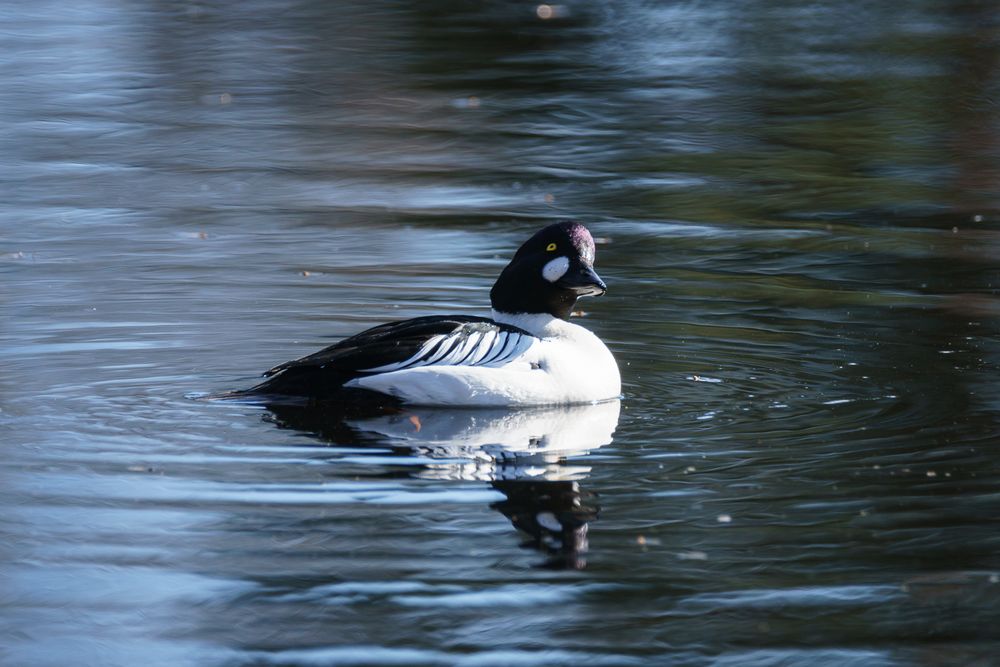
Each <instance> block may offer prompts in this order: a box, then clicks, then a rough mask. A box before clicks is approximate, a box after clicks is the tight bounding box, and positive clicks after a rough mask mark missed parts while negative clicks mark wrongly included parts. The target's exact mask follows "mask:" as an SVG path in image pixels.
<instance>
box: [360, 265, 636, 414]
mask: <svg viewBox="0 0 1000 667" xmlns="http://www.w3.org/2000/svg"><path fill="white" fill-rule="evenodd" d="M553 261H555V260H553ZM494 319H495V320H496V321H498V322H503V323H506V324H511V325H514V326H516V327H519V328H522V329H524V330H526V331H528V332H529V333H531V334H533V335H535V336H538V338H537V339H536V338H530V337H527V336H520V335H517V334H512V333H504V332H501V333H500V335H498V336H495V337H490V336H482V337H474V338H475V340H476V344H478V345H480V346H484V347H486V348H489V349H490V352H489V354H487V355H484V356H480V352H481V351H482V350H480V349H476V350H474V351H473V348H472V347H471V346H470V345H469V341H466V342H465V344H463V345H454V344H453V345H454V347H456V348H458V349H457V350H454V351H452V352H451V353H449V354H445V355H444V357H442V358H441V359H440V360H439V361H438V362H437V363H436V364H432V365H423V364H420V363H419V362H417V363H416V364H414V365H413V366H412V367H408V368H402V369H400V370H395V371H391V372H387V373H381V374H379V375H371V376H368V377H361V378H356V379H354V380H351V381H350V382H348V383H347V385H346V386H348V387H362V388H365V389H371V390H374V391H379V392H382V393H385V394H390V395H392V396H396V397H398V398H400V399H401V400H403V401H405V402H407V403H413V404H418V405H466V406H474V405H479V406H515V405H522V406H528V405H566V404H573V403H593V402H596V401H604V400H608V399H613V398H617V397H618V395H619V394H620V393H621V377H620V375H619V373H618V364H617V363H616V362H615V359H614V357H613V356H612V355H611V352H610V351H609V350H608V348H607V347H606V346H605V345H604V343H603V342H601V340H600V339H599V338H598V337H597V336H595V335H594V334H593V333H591V332H590V331H588V330H587V329H584V328H583V327H581V326H577V325H575V324H571V323H569V322H566V321H564V320H561V319H558V318H555V317H552V316H551V315H527V314H519V315H518V314H514V315H512V314H509V313H499V312H494ZM455 342H456V343H457V341H455ZM512 343H513V344H512ZM445 344H447V341H446V343H445ZM497 346H501V347H500V348H498V347H497ZM504 348H510V349H509V350H508V349H504ZM498 349H502V350H503V351H502V353H499V356H497V357H496V358H495V359H493V358H491V356H492V355H493V354H498V352H497V350H498ZM470 351H472V354H469V353H470ZM465 355H468V356H467V357H466V356H465ZM435 356H436V355H435ZM477 358H480V359H483V358H485V359H486V360H487V362H486V363H485V364H481V365H476V366H472V365H469V364H470V363H475V361H473V360H475V359H477ZM450 359H455V360H457V361H461V362H462V365H458V366H456V365H440V364H447V363H448V360H450ZM457 361H455V362H452V363H456V362H457ZM406 363H408V362H403V364H402V365H405V364H406ZM424 364H426V362H424ZM394 365H395V364H394Z"/></svg>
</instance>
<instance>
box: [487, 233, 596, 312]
mask: <svg viewBox="0 0 1000 667" xmlns="http://www.w3.org/2000/svg"><path fill="white" fill-rule="evenodd" d="M605 291H607V286H606V285H605V284H604V281H603V280H601V278H600V277H599V276H598V275H597V274H596V273H595V272H594V239H593V237H592V236H591V235H590V232H589V231H587V228H586V227H584V226H583V225H581V224H580V223H579V222H573V221H567V222H557V223H556V224H554V225H549V226H548V227H545V228H544V229H542V230H541V231H539V232H538V233H537V234H535V235H534V236H532V237H531V238H530V239H528V240H527V241H525V242H524V245H522V246H521V247H520V248H519V249H518V251H517V252H516V253H514V258H513V259H512V260H510V264H508V265H507V268H505V269H504V270H503V272H502V273H501V274H500V277H499V278H497V281H496V284H494V285H493V289H492V291H490V300H491V302H492V303H493V309H494V310H498V311H500V312H504V313H548V314H550V315H553V316H555V317H559V318H562V319H564V320H565V319H568V318H569V314H570V312H572V310H573V305H574V304H575V303H576V300H577V299H578V298H579V297H581V296H600V295H601V294H604V292H605Z"/></svg>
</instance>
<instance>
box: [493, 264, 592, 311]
mask: <svg viewBox="0 0 1000 667" xmlns="http://www.w3.org/2000/svg"><path fill="white" fill-rule="evenodd" d="M576 298H577V297H576V293H575V292H573V291H572V290H568V289H563V288H561V287H556V286H555V285H553V284H552V283H550V282H548V281H547V280H545V279H544V278H542V277H541V275H537V274H536V273H535V272H533V271H530V270H529V271H524V270H521V271H519V270H517V268H516V261H515V262H511V263H510V264H508V265H507V268H505V269H504V270H503V272H501V273H500V277H499V278H497V281H496V283H495V284H494V285H493V289H492V290H490V303H491V304H492V305H493V309H494V310H499V311H500V312H503V313H530V314H540V313H548V314H549V315H552V316H553V317H558V318H559V319H562V320H568V319H569V315H570V313H571V312H573V306H574V305H576Z"/></svg>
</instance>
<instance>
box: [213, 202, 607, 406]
mask: <svg viewBox="0 0 1000 667" xmlns="http://www.w3.org/2000/svg"><path fill="white" fill-rule="evenodd" d="M606 289H607V287H606V286H605V284H604V281H603V280H601V278H600V277H599V276H598V275H597V274H596V273H595V272H594V239H593V238H592V237H591V235H590V232H589V231H587V228H586V227H584V226H583V225H581V224H580V223H578V222H571V221H570V222H560V223H556V224H553V225H549V226H548V227H545V228H544V229H542V230H541V231H539V232H538V233H536V234H535V235H534V236H532V237H531V238H530V239H528V240H527V241H525V243H524V244H523V245H522V246H521V247H520V248H519V249H518V251H517V252H516V253H515V254H514V257H513V259H512V260H511V261H510V264H508V265H507V267H506V268H505V269H504V270H503V271H502V272H501V273H500V277H499V278H497V281H496V283H495V284H494V285H493V289H492V290H491V291H490V300H491V302H492V306H493V317H492V318H485V317H473V316H467V315H435V316H430V317H418V318H415V319H410V320H403V321H399V322H389V323H387V324H383V325H380V326H377V327H374V328H372V329H368V330H367V331H363V332H361V333H359V334H357V335H354V336H351V337H350V338H346V339H344V340H342V341H340V342H339V343H337V344H335V345H332V346H330V347H328V348H326V349H323V350H320V351H319V352H316V353H315V354H310V355H309V356H306V357H302V358H301V359H296V360H294V361H289V362H287V363H284V364H281V365H280V366H275V367H274V368H272V369H271V370H269V371H267V373H265V377H266V378H267V379H266V380H264V381H263V382H262V383H260V384H259V385H257V386H255V387H252V388H250V389H247V390H244V391H239V392H233V394H231V395H236V396H251V395H252V396H269V397H278V396H298V397H308V398H314V399H337V398H340V397H343V398H347V397H348V396H349V395H350V394H351V393H352V392H355V393H358V392H357V390H363V391H361V392H360V393H364V394H369V395H370V392H375V394H376V395H384V396H390V397H393V398H395V399H397V400H399V401H401V402H403V403H409V404H415V405H452V406H530V405H555V404H572V403H592V402H596V401H603V400H607V399H613V398H616V397H618V395H619V394H620V393H621V378H620V375H619V372H618V365H617V363H615V359H614V357H613V356H612V355H611V352H610V351H609V350H608V348H607V347H606V346H605V345H604V343H603V342H601V340H600V339H599V338H598V337H597V336H595V335H594V334H593V333H591V332H590V331H588V330H587V329H584V328H583V327H581V326H578V325H576V324H572V323H570V322H569V321H568V319H569V315H570V312H571V311H572V310H573V306H574V305H575V304H576V300H577V299H578V298H579V297H581V296H599V295H601V294H604V292H605V291H606Z"/></svg>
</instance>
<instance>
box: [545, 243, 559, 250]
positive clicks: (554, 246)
mask: <svg viewBox="0 0 1000 667" xmlns="http://www.w3.org/2000/svg"><path fill="white" fill-rule="evenodd" d="M555 249H556V244H555V243H550V244H548V245H547V246H545V252H552V251H553V250H555Z"/></svg>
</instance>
